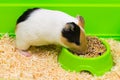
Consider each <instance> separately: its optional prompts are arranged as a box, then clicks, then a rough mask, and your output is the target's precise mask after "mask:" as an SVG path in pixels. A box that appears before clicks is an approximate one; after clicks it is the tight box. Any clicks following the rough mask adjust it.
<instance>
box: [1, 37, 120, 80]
mask: <svg viewBox="0 0 120 80" xmlns="http://www.w3.org/2000/svg"><path fill="white" fill-rule="evenodd" d="M106 41H107V42H108V43H109V44H110V46H111V53H112V55H113V59H114V63H115V66H114V67H113V68H112V70H111V71H110V72H107V73H106V74H105V75H103V76H100V77H97V76H92V75H90V74H89V73H86V72H81V73H75V72H67V71H65V70H64V69H62V68H61V67H60V65H59V63H58V62H57V56H58V53H59V51H60V48H59V47H57V46H54V45H50V46H44V47H31V48H30V49H29V51H30V52H31V53H32V56H31V57H24V56H23V55H21V54H20V53H19V52H18V50H17V49H16V48H15V39H14V38H10V37H9V36H8V35H5V36H3V37H2V38H1V39H0V78H3V79H5V80H6V79H7V80H9V79H14V80H120V42H118V41H115V40H112V39H108V40H106ZM56 47H57V48H56Z"/></svg>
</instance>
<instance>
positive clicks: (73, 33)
mask: <svg viewBox="0 0 120 80" xmlns="http://www.w3.org/2000/svg"><path fill="white" fill-rule="evenodd" d="M67 24H68V25H70V26H69V28H68V29H65V28H64V29H63V30H62V36H63V37H65V38H66V39H67V40H68V41H69V42H73V43H75V44H76V45H80V28H79V26H78V25H76V24H75V23H74V22H70V23H67ZM71 25H72V26H71ZM71 28H72V29H71Z"/></svg>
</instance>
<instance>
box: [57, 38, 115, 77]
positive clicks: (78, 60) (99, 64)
mask: <svg viewBox="0 0 120 80" xmlns="http://www.w3.org/2000/svg"><path fill="white" fill-rule="evenodd" d="M101 41H102V43H103V44H104V45H105V47H106V51H105V52H104V53H103V54H102V55H101V56H98V57H93V58H86V57H81V56H77V55H74V54H72V53H71V52H70V51H69V50H67V49H66V48H64V47H63V48H62V51H61V52H60V54H59V56H58V62H59V63H60V64H61V66H62V68H64V69H65V70H69V71H75V72H81V71H88V72H90V73H91V74H93V75H96V76H101V75H103V74H104V73H105V72H108V71H109V70H110V69H111V68H112V66H113V60H112V56H111V53H110V46H109V44H108V43H107V42H106V41H105V40H103V39H101Z"/></svg>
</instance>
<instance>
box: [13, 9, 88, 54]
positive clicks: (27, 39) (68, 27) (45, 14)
mask: <svg viewBox="0 0 120 80" xmlns="http://www.w3.org/2000/svg"><path fill="white" fill-rule="evenodd" d="M15 34H16V47H17V48H18V49H19V50H27V49H28V48H29V47H30V46H42V45H49V44H56V45H61V46H63V47H66V48H68V49H70V50H72V51H78V52H83V51H85V50H86V47H87V44H86V36H85V31H84V19H83V17H82V16H77V18H75V17H72V16H70V15H68V14H66V13H64V12H61V11H57V10H47V9H40V8H33V9H28V10H27V11H25V12H24V13H23V14H22V15H21V16H20V17H19V18H18V20H17V24H16V29H15Z"/></svg>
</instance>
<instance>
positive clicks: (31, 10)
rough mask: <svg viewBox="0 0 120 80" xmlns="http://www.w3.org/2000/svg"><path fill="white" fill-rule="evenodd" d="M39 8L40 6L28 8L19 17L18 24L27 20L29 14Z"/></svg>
mask: <svg viewBox="0 0 120 80" xmlns="http://www.w3.org/2000/svg"><path fill="white" fill-rule="evenodd" d="M37 9H40V8H33V9H28V10H27V11H25V12H24V13H23V14H22V15H21V16H20V17H19V18H18V20H17V24H18V23H20V22H23V21H25V20H26V19H27V18H28V17H29V15H30V14H31V13H32V12H33V11H35V10H37Z"/></svg>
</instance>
